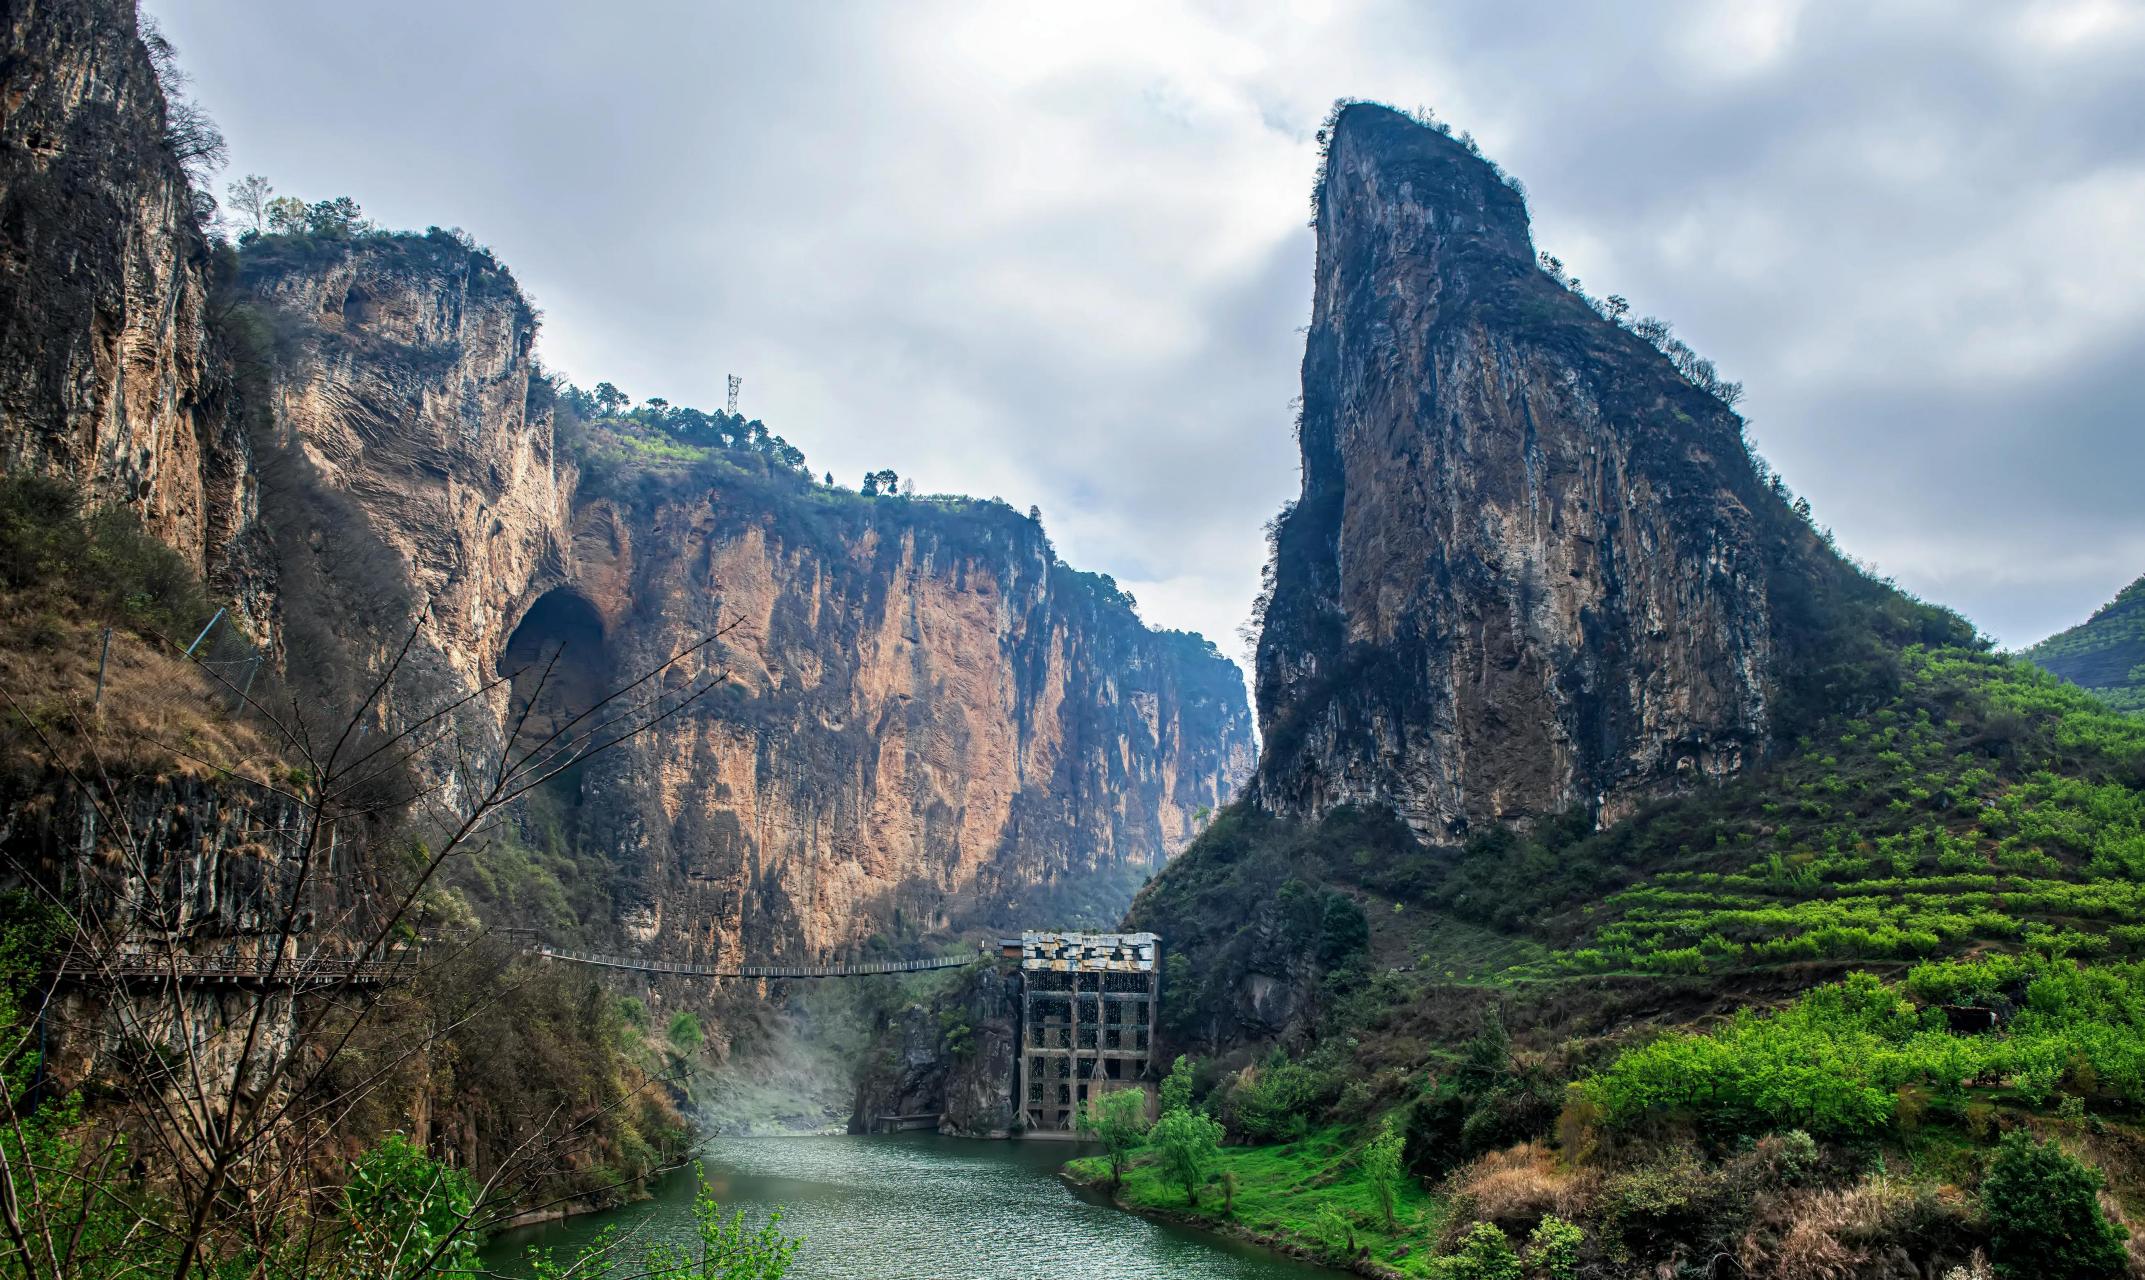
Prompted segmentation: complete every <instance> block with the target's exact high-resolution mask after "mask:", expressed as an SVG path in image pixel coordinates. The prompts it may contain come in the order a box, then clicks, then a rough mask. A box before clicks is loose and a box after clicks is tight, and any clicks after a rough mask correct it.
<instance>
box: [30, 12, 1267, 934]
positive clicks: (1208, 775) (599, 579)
mask: <svg viewBox="0 0 2145 1280" xmlns="http://www.w3.org/2000/svg"><path fill="white" fill-rule="evenodd" d="M0 40H4V41H5V46H4V50H0V53H4V57H0V76H4V77H5V91H6V92H5V115H4V118H0V142H4V144H5V150H4V153H0V320H4V323H0V371H4V372H0V458H4V460H5V463H6V465H7V466H8V467H9V468H11V469H30V470H39V471H44V472H48V473H54V474H62V475H67V476H71V477H75V478H76V479H77V481H78V482H79V484H80V486H81V488H82V490H83V492H84V495H85V497H86V499H87V501H88V504H89V505H90V506H91V507H96V506H102V505H108V504H111V503H121V504H124V505H127V506H129V507H131V508H133V509H134V510H136V511H137V512H139V513H140V514H141V516H142V518H143V520H144V523H145V525H146V527H147V528H148V529H149V530H150V531H151V532H153V533H154V534H156V535H157V536H158V537H159V538H161V539H163V540H165V541H166V542H168V543H170V544H171V545H172V546H174V547H176V548H178V549H179V550H180V551H182V552H183V553H184V554H185V555H186V557H187V558H188V559H189V560H190V561H191V562H192V563H193V564H194V565H195V566H196V567H197V568H199V569H200V570H202V571H203V572H204V573H206V575H207V576H208V578H209V581H210V584H211V587H212V588H213V589H215V590H216V591H217V592H218V593H219V594H221V595H223V596H225V597H229V598H235V599H236V600H237V602H238V603H239V606H240V608H239V614H240V616H241V617H242V618H243V619H244V620H245V623H246V624H247V629H248V630H249V631H250V632H251V633H252V635H253V637H254V638H255V639H256V640H258V641H260V642H262V643H263V644H264V645H265V646H266V647H267V649H268V651H269V653H270V654H271V655H272V656H273V657H274V659H276V660H277V661H278V662H279V663H280V664H282V665H283V666H284V667H285V668H286V674H287V675H288V677H289V685H290V687H291V688H293V689H296V690H298V691H299V692H300V693H301V695H302V696H305V697H307V698H309V699H311V700H312V701H313V702H316V703H318V704H319V705H321V706H341V705H344V703H345V702H347V703H349V704H350V705H353V706H354V705H355V704H356V703H357V701H358V700H359V699H358V697H357V696H356V695H357V694H358V693H359V691H360V690H361V689H362V688H363V687H364V685H365V683H366V682H365V680H364V678H363V673H365V672H368V671H372V670H376V669H377V668H378V667H379V665H380V664H381V663H382V662H383V661H385V660H386V659H387V658H388V657H389V655H391V654H392V653H393V652H394V651H395V649H396V647H397V646H398V645H399V644H400V642H401V640H402V638H403V636H404V635H405V634H407V631H408V628H409V627H410V625H411V620H412V619H415V618H417V617H420V616H421V617H423V618H425V619H426V622H425V626H424V629H423V631H422V633H421V634H420V637H419V640H418V642H417V644H416V646H415V648H414V649H413V651H412V653H411V655H410V657H409V658H408V659H407V661H406V663H405V667H404V670H403V674H402V676H401V678H400V679H398V681H397V682H396V684H395V686H394V687H393V688H392V690H391V691H390V692H389V694H388V697H387V699H386V709H385V711H384V712H381V713H378V716H379V718H381V719H383V722H386V723H391V722H393V721H394V720H395V719H396V717H398V716H408V715H410V714H421V713H424V712H427V711H430V710H432V709H433V708H435V707H437V706H439V705H441V704H443V703H445V702H448V701H450V700H454V699H458V698H462V697H464V696H465V695H468V694H471V693H472V692H475V691H477V690H479V689H480V688H481V687H483V686H485V685H487V684H490V685H491V686H492V687H491V688H490V690H489V692H487V693H485V694H484V695H483V696H481V697H479V698H478V699H476V701H474V702H473V703H471V704H470V710H471V711H472V713H473V714H474V717H475V718H474V720H473V722H472V726H471V735H469V736H465V737H464V738H463V739H462V740H461V743H460V745H461V746H462V747H463V748H464V749H467V750H471V751H474V752H476V753H477V754H478V755H479V756H482V755H483V754H485V753H487V752H496V751H497V750H499V748H500V746H501V741H502V738H503V736H504V735H503V726H504V724H505V720H506V717H507V716H508V715H509V714H510V713H511V708H512V701H511V695H512V692H513V689H512V688H511V686H510V685H508V684H505V683H500V682H498V677H499V676H500V675H501V674H502V673H510V672H512V671H514V670H517V669H519V668H520V667H522V666H525V665H527V663H526V660H527V659H528V658H531V657H537V656H543V655H545V654H546V653H548V652H556V651H558V650H559V649H560V648H561V644H562V643H563V644H564V650H565V652H564V657H563V658H562V660H561V666H560V668H559V676H560V684H559V686H558V687H557V688H556V689H555V690H554V695H555V696H557V697H562V698H565V699H567V700H569V701H571V700H572V699H575V698H579V699H582V700H583V705H585V701H586V699H589V698H592V697H594V696H596V695H597V694H599V693H600V692H602V691H604V690H607V689H609V688H612V687H615V685H616V684H618V683H620V682H621V681H622V680H623V679H625V678H628V677H629V676H630V675H631V674H634V673H638V672H639V671H642V670H645V669H646V668H647V667H649V666H652V665H654V664H656V663H658V662H660V661H661V660H662V659H663V658H664V657H666V656H668V655H669V654H670V653H672V652H674V651H675V650H676V649H678V648H680V647H683V646H684V645H686V644H689V643H691V642H692V641H693V640H695V639H698V638H699V637H701V636H702V635H705V634H707V633H709V632H712V631H715V630H717V629H720V628H723V627H726V626H729V625H730V624H732V623H735V624H736V626H735V629H734V630H732V631H730V632H728V633H726V634H725V636H724V638H723V640H722V642H721V644H720V646H719V647H718V649H717V650H716V651H714V652H713V653H712V654H711V655H710V657H711V659H712V660H714V661H715V662H717V663H718V664H719V665H720V666H721V667H723V668H725V669H727V671H728V672H729V679H728V681H727V683H726V684H725V685H724V687H723V688H722V689H720V690H719V691H718V692H717V694H716V696H715V697H713V698H711V699H710V700H708V701H707V702H706V703H704V704H702V705H701V706H699V707H698V708H696V710H695V711H694V712H693V713H692V714H691V715H688V716H684V717H681V718H679V719H677V720H675V721H672V722H669V723H667V724H666V725H665V726H664V727H663V729H662V730H661V731H660V732H659V733H657V734H656V735H654V736H652V737H650V738H648V739H646V740H645V741H639V742H635V743H633V744H631V745H630V746H629V747H628V748H626V749H624V750H623V751H622V752H621V753H620V754H619V755H617V756H616V757H614V758H611V759H608V760H603V761H599V762H596V763H592V764H590V765H589V766H588V767H586V768H585V769H582V770H579V771H576V772H575V773H574V774H573V776H571V777H569V778H566V779H562V780H561V782H560V783H559V785H558V787H557V788H555V789H554V790H553V791H552V792H551V793H548V794H547V795H545V796H543V797H539V800H540V801H541V806H540V807H542V808H543V811H544V815H545V816H547V817H549V818H553V819H558V820H559V821H557V822H554V823H553V824H552V825H551V826H550V828H548V830H547V832H546V833H545V834H543V835H542V836H541V837H540V836H539V834H538V833H536V832H535V830H534V827H535V825H538V821H537V818H536V817H533V816H532V818H531V824H532V825H531V829H530V831H529V832H527V833H525V834H527V835H528V838H529V839H530V840H531V841H532V842H542V841H543V840H549V841H551V842H552V843H553V844H560V843H563V844H564V845H565V846H566V847H565V848H564V849H554V850H553V852H555V853H559V854H561V855H562V856H566V857H568V858H570V859H571V860H572V861H574V862H575V863H576V864H578V865H579V866H580V867H581V868H583V869H584V870H585V871H586V872H587V876H586V878H587V879H589V880H591V881H593V882H594V883H595V888H594V890H593V891H592V894H591V896H589V897H588V898H586V899H584V902H583V905H584V906H585V905H588V904H589V903H591V902H592V903H594V904H595V905H594V907H593V909H592V912H591V914H593V915H595V916H596V917H597V918H593V919H584V920H583V921H581V922H580V923H581V924H582V926H583V927H584V928H585V929H588V930H592V931H593V932H594V933H595V934H597V935H599V936H602V935H607V934H616V935H620V936H621V940H625V941H632V942H638V943H640V944H643V945H647V946H650V947H655V948H660V949H664V950H666V951H672V952H675V953H677V954H678V956H679V958H685V957H686V956H688V955H689V956H693V957H701V956H711V955H718V954H719V955H724V956H726V957H734V956H736V955H738V954H740V953H746V952H749V953H751V954H754V955H769V954H790V953H821V952H826V951H830V950H836V949H841V948H847V947H853V946H856V945H859V944H861V943H864V942H865V941H866V940H868V939H870V938H871V937H872V936H873V935H882V936H886V937H894V936H898V935H900V934H902V933H904V932H913V931H915V930H917V929H934V928H945V927H949V926H952V925H956V924H961V923H980V922H984V921H1005V922H1019V921H1022V920H1025V919H1027V916H1028V913H1032V912H1037V911H1040V912H1044V913H1046V914H1048V913H1050V912H1053V911H1061V910H1067V909H1073V910H1079V911H1083V912H1085V913H1087V914H1091V915H1094V916H1096V917H1098V918H1101V917H1106V916H1108V915H1111V914H1114V912H1115V910H1116V909H1117V908H1118V907H1119V906H1121V905H1122V903H1123V902H1124V901H1125V900H1126V899H1127V898H1128V897H1129V894H1130V891H1131V888H1132V886H1133V885H1134V883H1136V881H1137V880H1138V879H1139V878H1140V876H1141V875H1143V874H1144V872H1145V870H1146V869H1147V868H1149V867H1151V866H1152V865H1154V864H1156V863H1158V862H1159V861H1160V860H1161V859H1163V858H1164V857H1166V856H1167V855H1168V854H1169V853H1171V852H1173V851H1175V850H1177V849H1179V848H1181V847H1183V846H1184V845H1185V844H1186V843H1188V842H1189V840H1190V839H1191V838H1192V837H1193V835H1195V834H1196V831H1197V828H1198V826H1199V824H1200V821H1201V815H1202V813H1203V812H1206V811H1211V810H1213V809H1215V808H1219V807H1220V806H1221V805H1223V804H1224V803H1226V802H1228V801H1229V800H1230V799H1232V798H1233V796H1234V795H1235V793H1236V792H1237V791H1238V790H1239V789H1240V788H1241V786H1242V785H1243V784H1244V783H1245V782H1246V781H1247V780H1248V778H1249V774H1250V769H1251V765H1252V758H1253V742H1252V735H1251V729H1250V723H1249V714H1248V709H1247V708H1246V707H1245V705H1244V699H1243V695H1242V686H1241V681H1240V679H1239V678H1238V675H1237V673H1236V670H1235V668H1234V667H1233V666H1231V665H1230V664H1229V663H1228V662H1227V661H1226V660H1225V659H1223V658H1221V656H1220V655H1219V654H1218V653H1217V652H1215V651H1214V650H1213V648H1212V646H1210V645H1207V644H1206V643H1205V642H1204V641H1202V640H1199V639H1198V638H1197V637H1189V636H1183V635H1178V634H1173V633H1166V632H1155V631H1151V630H1149V629H1148V628H1147V627H1145V626H1144V625H1143V624H1141V623H1140V621H1139V619H1138V617H1137V616H1136V615H1135V614H1134V613H1133V611H1132V609H1131V607H1130V603H1129V601H1127V600H1125V599H1124V598H1123V597H1121V596H1120V595H1119V594H1118V593H1117V592H1116V591H1115V589H1114V587H1113V586H1110V585H1109V584H1108V583H1107V580H1099V579H1093V578H1090V577H1089V576H1088V575H1083V574H1079V573H1076V572H1074V571H1072V570H1070V569H1068V568H1066V567H1065V566H1064V565H1062V564H1060V563H1059V562H1058V561H1057V559H1056V557H1055V555H1054V553H1053V552H1052V551H1051V549H1050V547H1049V544H1048V542H1047V540H1045V539H1044V537H1043V535H1042V531H1041V529H1040V528H1039V527H1038V526H1037V525H1035V524H1034V523H1032V522H1030V521H1027V520H1023V519H1021V518H1020V517H1019V516H1018V515H1017V514H1015V513H1014V512H1012V511H1011V510H1010V509H1008V508H1006V507H1004V506H1003V504H997V503H977V502H969V501H966V500H912V499H908V498H891V497H889V498H885V499H879V500H873V499H869V498H866V497H864V496H862V495H858V494H852V493H843V492H840V491H836V490H832V489H828V488H824V487H821V486H817V485H814V484H812V483H811V482H810V481H809V480H808V479H807V478H806V477H804V476H803V475H801V474H800V473H798V472H796V471H795V470H793V469H791V468H789V467H787V466H781V465H774V464H772V463H771V462H770V461H769V460H768V459H767V458H765V457H758V456H740V455H725V457H724V458H717V459H716V460H715V461H713V462H712V463H710V464H708V465H706V466H700V467H696V468H688V469H686V470H685V471H682V472H679V471H671V472H659V471H655V470H647V469H642V470H636V469H635V468H634V467H631V466H629V467H627V468H626V469H625V470H624V472H623V473H619V472H617V471H616V469H615V468H614V469H613V470H612V471H610V472H607V473H606V476H605V483H603V484H589V483H586V482H584V480H583V478H582V476H581V474H580V469H579V467H578V466H577V463H576V460H575V451H574V449H573V448H571V447H568V446H567V445H566V444H565V443H564V442H563V441H562V440H561V439H560V438H559V433H558V427H557V423H556V421H555V412H554V406H553V399H552V396H553V389H552V386H551V384H550V383H549V382H548V381H546V380H545V379H543V378H542V377H541V375H540V374H539V372H538V370H537V368H536V365H535V362H534V360H533V357H532V348H533V343H534V340H535V334H536V316H535V313H534V311H533V309H532V308H531V307H530V305H529V303H528V301H527V300H526V299H525V298H524V297H523V296H522V294H521V292H520V290H519V288H518V287H517V285H516V284H515V282H514V280H513V277H512V275H511V274H510V273H509V272H508V271H507V270H506V268H505V267H503V266H502V265H501V264H500V263H498V262H497V261H496V260H495V259H494V258H492V256H491V255H490V254H489V253H487V252H485V251H483V250H481V249H478V248H476V247H474V246H473V245H472V244H471V243H470V242H469V241H468V239H467V238H466V237H463V236H461V235H459V234H458V233H447V232H440V231H433V232H429V233H426V234H424V235H378V234H363V233H361V234H356V235H349V236H336V235H325V234H310V235H308V234H298V235H270V236H265V237H260V238H257V239H255V240H253V242H252V243H250V244H249V245H248V246H247V247H245V248H244V249H243V250H242V251H240V252H238V253H236V254H235V265H234V263H233V261H232V258H233V256H234V255H231V254H229V253H228V252H226V253H225V255H224V257H223V258H221V259H219V257H218V253H217V251H216V250H215V249H214V248H213V247H212V246H211V245H210V243H209V242H208V241H207V240H206V238H205V237H204V235H203V233H202V231H201V230H200V226H199V220H198V216H197V213H196V211H195V205H196V203H197V200H198V197H197V196H196V195H195V193H194V192H192V190H191V189H190V187H189V185H188V180H187V175H186V173H185V171H184V169H183V167H182V166H181V164H180V162H179V159H178V153H177V151H176V150H175V149H174V146H173V138H172V136H171V129H170V128H169V125H170V123H171V121H170V119H169V113H170V109H171V108H170V104H168V103H167V101H166V99H165V96H164V93H163V90H162V88H161V87H160V85H159V82H158V77H157V70H156V67H155V65H154V64H153V62H152V59H151V58H150V56H149V51H148V50H147V48H145V46H144V44H143V42H142V40H141V38H140V33H139V31H138V30H137V27H136V22H135V18H134V15H133V11H132V8H131V6H128V5H124V4H112V3H102V2H81V3H69V4H59V5H52V6H42V5H40V6H33V8H32V9H31V10H29V11H25V12H24V13H21V14H15V15H12V16H11V18H10V20H9V22H8V24H7V25H6V28H5V30H4V31H0ZM212 294H214V295H215V304H214V305H213V306H212V305H211V295H212ZM516 645H520V646H521V648H520V649H518V650H516V649H515V646H516ZM547 645H548V648H547V647H546V646H547ZM510 651H512V652H510ZM524 691H525V690H524Z"/></svg>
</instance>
